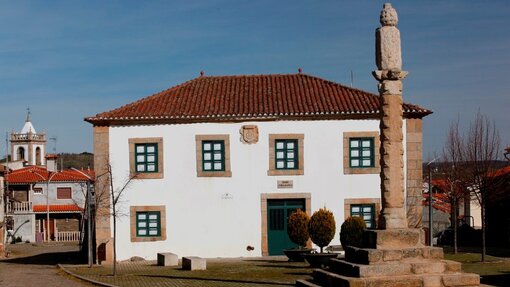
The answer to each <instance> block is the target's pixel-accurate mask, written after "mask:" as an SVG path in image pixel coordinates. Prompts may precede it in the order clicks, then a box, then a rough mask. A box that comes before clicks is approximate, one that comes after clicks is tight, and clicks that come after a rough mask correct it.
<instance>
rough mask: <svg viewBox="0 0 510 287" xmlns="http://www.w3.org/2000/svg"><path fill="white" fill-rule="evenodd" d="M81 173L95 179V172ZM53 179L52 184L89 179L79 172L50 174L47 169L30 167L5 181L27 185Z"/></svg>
mask: <svg viewBox="0 0 510 287" xmlns="http://www.w3.org/2000/svg"><path fill="white" fill-rule="evenodd" d="M81 172H83V173H85V174H86V175H88V176H89V177H90V178H92V179H93V178H94V176H95V175H94V171H92V170H82V171H81ZM50 177H51V180H50V182H86V181H87V180H88V178H87V177H86V176H85V175H83V174H81V173H80V172H78V171H75V170H71V169H67V170H63V171H58V172H56V173H55V174H53V173H50V172H48V170H47V169H46V167H41V166H29V167H24V168H20V169H17V170H14V171H11V172H9V173H8V174H6V175H5V181H7V182H9V184H27V183H37V182H46V181H47V180H48V178H50Z"/></svg>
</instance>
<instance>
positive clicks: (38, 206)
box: [5, 160, 94, 242]
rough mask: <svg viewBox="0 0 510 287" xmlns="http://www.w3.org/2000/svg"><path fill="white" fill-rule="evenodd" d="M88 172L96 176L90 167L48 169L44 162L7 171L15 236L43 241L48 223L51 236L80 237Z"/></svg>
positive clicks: (9, 203)
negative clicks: (85, 168) (83, 168)
mask: <svg viewBox="0 0 510 287" xmlns="http://www.w3.org/2000/svg"><path fill="white" fill-rule="evenodd" d="M48 162H50V160H48ZM82 173H83V174H82ZM85 175H87V176H90V178H94V173H93V172H92V171H91V170H83V171H74V170H63V171H48V170H47V169H46V168H45V167H41V166H28V167H24V168H21V169H17V170H13V171H11V172H10V173H8V174H6V176H5V180H6V182H7V183H8V201H7V208H6V210H7V214H8V215H9V216H12V218H13V220H14V221H13V223H14V225H13V226H12V227H11V228H10V229H11V230H13V232H14V231H15V234H14V236H15V237H18V236H20V237H22V239H23V241H25V240H30V241H31V242H34V241H38V242H40V241H43V240H45V239H46V235H45V234H46V231H47V230H48V223H49V230H50V233H49V239H50V240H57V241H63V240H70V239H73V240H78V239H79V238H80V231H81V225H82V213H83V209H84V206H85V198H86V183H87V181H88V178H87V176H85ZM48 215H49V222H48V220H47V217H48Z"/></svg>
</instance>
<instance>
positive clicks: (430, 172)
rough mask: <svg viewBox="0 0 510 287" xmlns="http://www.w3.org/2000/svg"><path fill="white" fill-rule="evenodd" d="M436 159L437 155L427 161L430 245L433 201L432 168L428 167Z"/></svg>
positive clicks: (430, 243) (430, 239)
mask: <svg viewBox="0 0 510 287" xmlns="http://www.w3.org/2000/svg"><path fill="white" fill-rule="evenodd" d="M437 159H439V157H436V158H435V159H433V160H431V161H429V163H427V169H428V173H429V245H430V246H432V237H433V234H432V220H433V219H432V203H433V200H432V169H431V168H430V165H431V164H432V163H433V162H435V161H436V160H437Z"/></svg>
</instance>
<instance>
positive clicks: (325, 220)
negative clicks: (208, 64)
mask: <svg viewBox="0 0 510 287" xmlns="http://www.w3.org/2000/svg"><path fill="white" fill-rule="evenodd" d="M335 224H336V223H335V217H334V216H333V213H332V212H331V211H329V210H327V209H326V208H325V207H324V208H321V209H319V210H318V211H316V212H314V213H313V215H312V217H311V218H310V223H309V224H308V232H309V233H310V238H311V239H312V242H313V243H315V244H316V245H317V246H319V247H320V248H321V253H322V249H323V248H324V246H327V245H328V244H329V243H330V242H331V240H333V237H335V231H336V226H335Z"/></svg>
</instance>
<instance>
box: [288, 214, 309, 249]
mask: <svg viewBox="0 0 510 287" xmlns="http://www.w3.org/2000/svg"><path fill="white" fill-rule="evenodd" d="M308 222H310V216H308V214H306V212H304V211H302V210H301V209H298V210H296V211H295V212H293V213H292V214H291V215H290V216H289V219H288V220H287V234H289V238H290V240H291V241H292V242H294V243H296V244H297V245H299V247H304V246H305V245H306V242H307V241H308V238H310V235H309V234H308Z"/></svg>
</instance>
